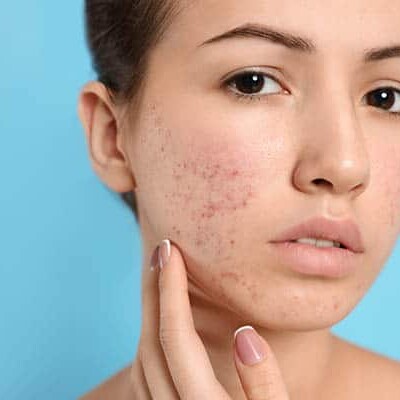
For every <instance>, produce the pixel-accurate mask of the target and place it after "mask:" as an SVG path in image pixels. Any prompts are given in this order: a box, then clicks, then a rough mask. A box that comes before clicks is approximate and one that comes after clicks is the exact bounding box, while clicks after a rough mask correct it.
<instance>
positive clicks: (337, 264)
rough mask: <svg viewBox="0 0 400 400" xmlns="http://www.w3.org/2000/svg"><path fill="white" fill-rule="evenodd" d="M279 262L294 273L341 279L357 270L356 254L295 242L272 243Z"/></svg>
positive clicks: (339, 249)
mask: <svg viewBox="0 0 400 400" xmlns="http://www.w3.org/2000/svg"><path fill="white" fill-rule="evenodd" d="M272 244H273V248H274V249H275V250H277V252H278V258H279V261H282V263H284V264H286V265H289V266H290V268H291V269H292V270H294V271H296V272H300V273H302V274H305V275H319V276H326V277H329V278H341V277H344V276H346V275H349V274H351V273H352V272H354V271H355V270H356V269H357V265H358V263H359V260H358V259H357V255H358V254H357V253H354V252H353V251H351V250H348V249H343V248H339V247H316V246H314V245H310V244H306V243H297V242H272Z"/></svg>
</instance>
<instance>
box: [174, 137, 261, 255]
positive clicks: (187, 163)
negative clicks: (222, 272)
mask: <svg viewBox="0 0 400 400" xmlns="http://www.w3.org/2000/svg"><path fill="white" fill-rule="evenodd" d="M222 147H224V146H223V144H221V145H217V144H215V145H213V146H210V148H209V149H208V150H200V149H198V150H193V153H194V154H188V155H190V158H189V157H186V158H184V159H183V160H181V161H178V162H177V163H176V165H175V166H174V167H173V170H172V175H173V180H174V181H175V182H176V185H174V187H175V188H179V189H175V190H176V192H175V193H172V197H173V198H177V197H181V199H180V201H179V202H178V203H179V204H181V205H182V206H183V207H188V210H187V211H188V212H189V215H190V220H191V225H192V227H193V228H194V232H193V235H194V237H193V242H194V245H195V247H197V248H205V247H207V248H208V249H207V250H208V251H212V252H213V255H214V256H216V257H218V256H222V255H225V256H226V253H227V248H228V247H230V246H234V245H235V234H234V232H233V229H231V230H229V229H226V228H229V227H232V225H233V223H232V222H233V220H232V217H234V215H233V214H235V213H240V211H242V210H245V209H246V208H247V207H248V206H249V203H250V202H251V200H252V199H254V198H255V196H256V187H255V180H256V174H255V172H254V170H255V169H254V167H252V166H251V165H249V163H248V161H246V157H245V155H244V154H243V153H241V152H238V151H237V149H234V150H232V151H229V150H227V149H226V147H225V149H224V148H222ZM188 153H189V152H188ZM188 177H190V179H188ZM192 178H193V179H192ZM186 179H188V182H191V183H190V184H188V185H187V186H186V187H185V186H184V185H181V184H180V182H183V183H184V181H185V180H186ZM182 189H183V190H182ZM228 218H229V220H228ZM218 223H220V226H218V225H216V224H218ZM230 233H231V235H230ZM210 244H212V248H211V247H210ZM224 253H225V254H224Z"/></svg>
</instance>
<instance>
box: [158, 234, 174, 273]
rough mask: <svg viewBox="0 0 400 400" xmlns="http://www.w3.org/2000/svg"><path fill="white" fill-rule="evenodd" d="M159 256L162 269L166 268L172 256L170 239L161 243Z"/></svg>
mask: <svg viewBox="0 0 400 400" xmlns="http://www.w3.org/2000/svg"><path fill="white" fill-rule="evenodd" d="M158 256H159V261H158V262H159V265H160V268H164V267H165V266H166V265H167V264H168V261H169V257H170V256H171V242H170V241H169V240H168V239H164V240H163V241H162V242H161V244H160V250H159V252H158Z"/></svg>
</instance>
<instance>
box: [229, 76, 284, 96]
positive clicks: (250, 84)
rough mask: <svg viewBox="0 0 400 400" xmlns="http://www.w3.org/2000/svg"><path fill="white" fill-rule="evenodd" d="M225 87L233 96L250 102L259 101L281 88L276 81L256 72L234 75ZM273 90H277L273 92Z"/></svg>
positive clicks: (279, 90)
mask: <svg viewBox="0 0 400 400" xmlns="http://www.w3.org/2000/svg"><path fill="white" fill-rule="evenodd" d="M225 86H227V87H229V88H231V89H230V90H231V91H232V92H233V94H234V95H236V96H238V97H244V98H247V99H250V100H253V99H254V98H257V99H260V97H262V96H265V95H266V94H271V93H276V92H281V91H282V86H281V84H280V83H279V82H278V81H277V79H275V78H273V77H271V76H270V75H268V74H265V73H261V72H258V71H245V72H241V73H239V74H236V75H234V76H233V77H231V78H229V79H228V80H227V81H225ZM275 88H277V90H275V91H274V89H275Z"/></svg>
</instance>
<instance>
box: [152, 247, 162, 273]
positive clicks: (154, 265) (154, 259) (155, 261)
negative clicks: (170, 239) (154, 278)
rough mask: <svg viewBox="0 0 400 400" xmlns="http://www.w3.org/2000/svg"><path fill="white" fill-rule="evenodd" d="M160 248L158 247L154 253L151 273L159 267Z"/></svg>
mask: <svg viewBox="0 0 400 400" xmlns="http://www.w3.org/2000/svg"><path fill="white" fill-rule="evenodd" d="M159 247H160V246H157V247H156V248H155V249H154V251H153V254H152V256H151V259H150V271H154V269H155V268H156V267H157V265H158V250H159Z"/></svg>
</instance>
